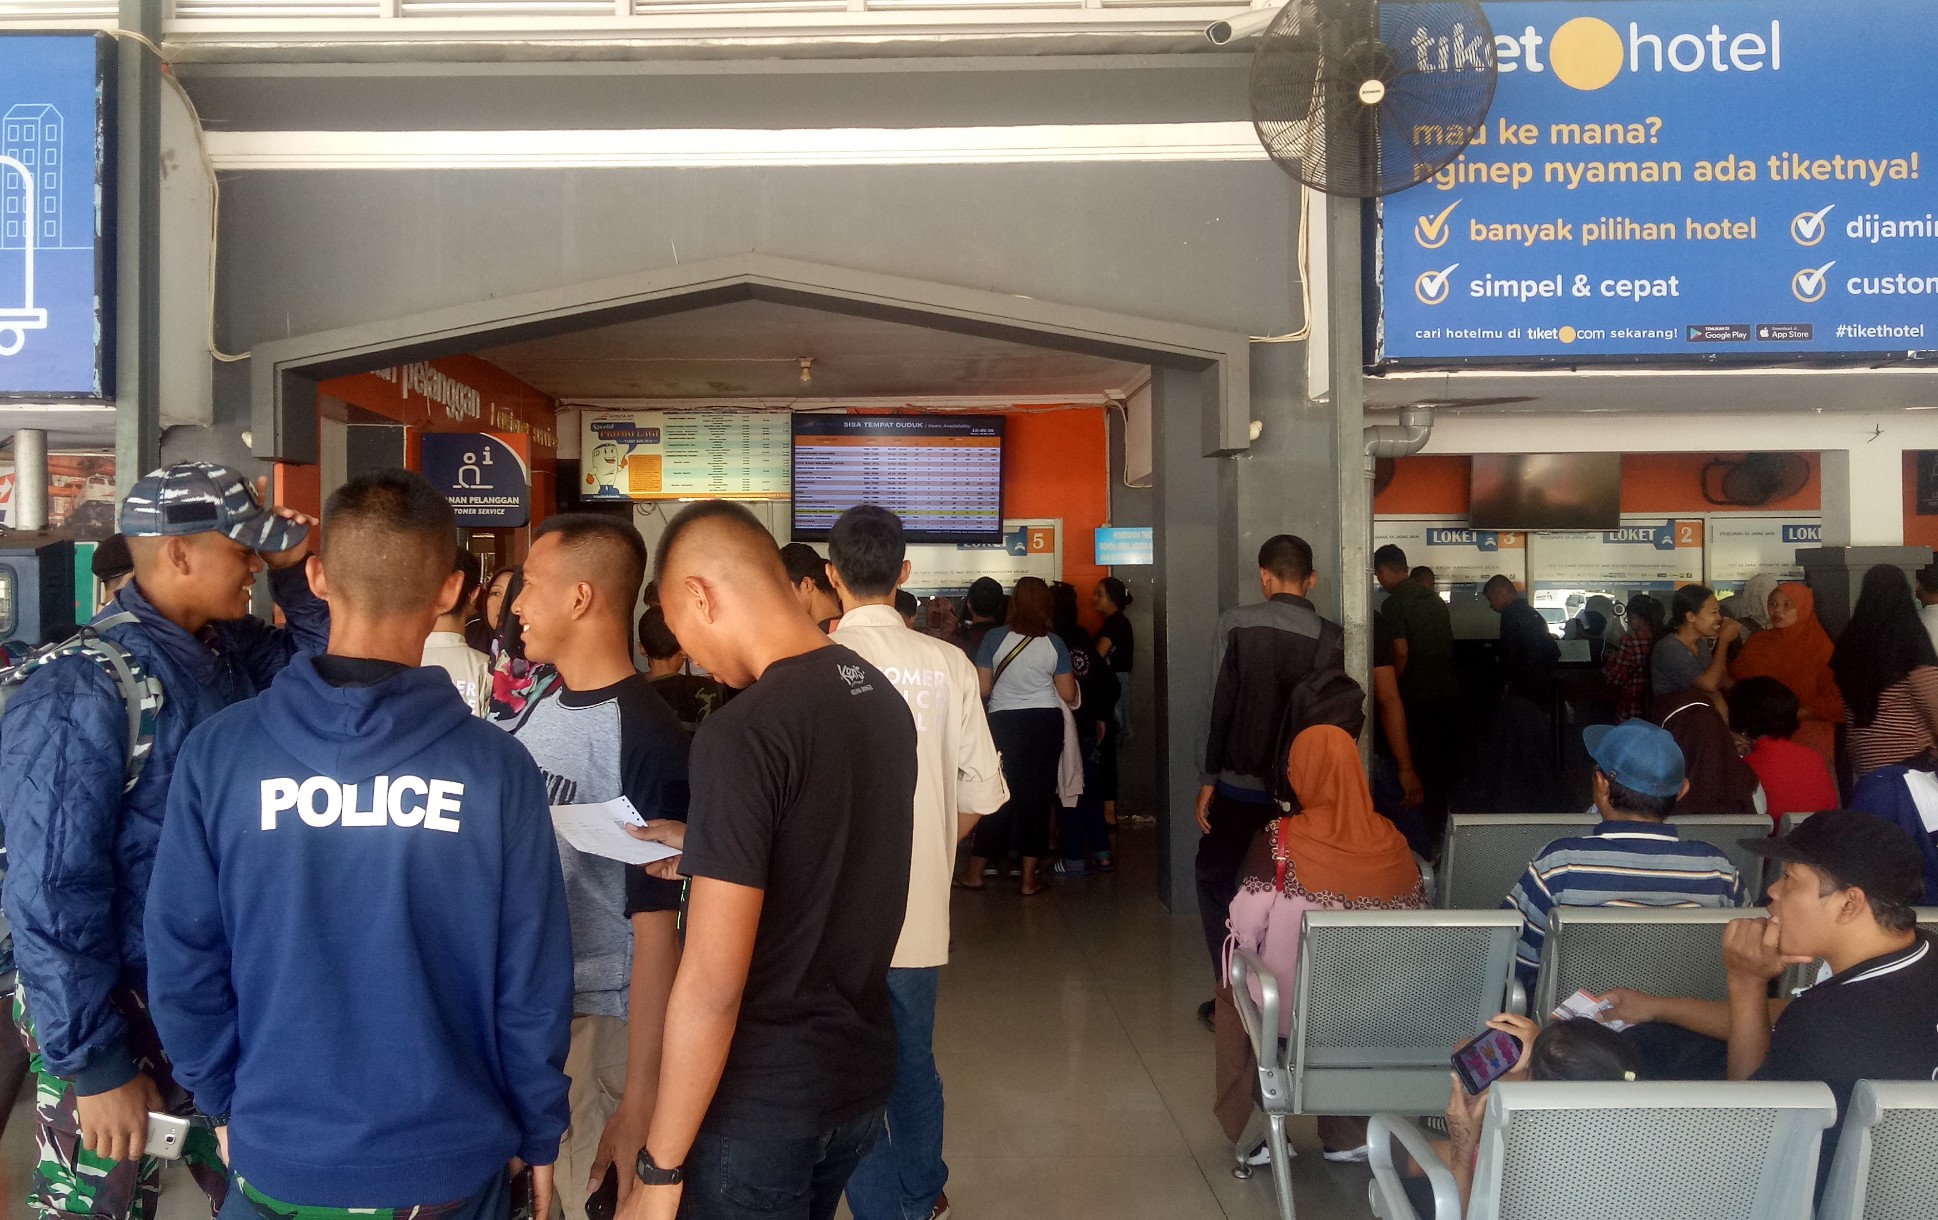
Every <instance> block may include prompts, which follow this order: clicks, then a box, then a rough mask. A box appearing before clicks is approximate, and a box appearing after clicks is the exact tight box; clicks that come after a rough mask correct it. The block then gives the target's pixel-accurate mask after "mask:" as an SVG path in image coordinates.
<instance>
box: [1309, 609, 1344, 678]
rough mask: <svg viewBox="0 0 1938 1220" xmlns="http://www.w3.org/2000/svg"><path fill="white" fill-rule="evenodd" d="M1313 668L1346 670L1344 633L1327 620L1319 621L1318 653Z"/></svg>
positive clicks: (1336, 625) (1340, 628) (1338, 626)
mask: <svg viewBox="0 0 1938 1220" xmlns="http://www.w3.org/2000/svg"><path fill="white" fill-rule="evenodd" d="M1315 661H1316V665H1315V668H1318V669H1344V668H1346V632H1345V630H1344V629H1343V628H1342V627H1340V625H1339V624H1338V623H1335V622H1333V621H1332V620H1331V619H1329V618H1322V619H1320V620H1319V652H1318V655H1317V657H1316V658H1315Z"/></svg>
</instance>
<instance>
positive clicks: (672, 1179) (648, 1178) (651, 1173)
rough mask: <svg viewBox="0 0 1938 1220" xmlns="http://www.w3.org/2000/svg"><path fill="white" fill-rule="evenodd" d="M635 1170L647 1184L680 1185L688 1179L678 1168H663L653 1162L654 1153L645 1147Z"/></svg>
mask: <svg viewBox="0 0 1938 1220" xmlns="http://www.w3.org/2000/svg"><path fill="white" fill-rule="evenodd" d="M633 1172H634V1173H636V1174H638V1175H639V1180H640V1181H641V1182H642V1183H644V1184H645V1185H647V1186H678V1185H679V1184H680V1183H681V1182H683V1181H685V1180H686V1176H685V1175H684V1174H683V1173H682V1172H681V1171H680V1170H679V1169H677V1168H675V1169H661V1168H660V1167H659V1166H658V1165H655V1164H653V1154H652V1153H650V1152H648V1151H646V1150H645V1149H644V1148H641V1149H640V1150H639V1162H638V1163H637V1164H635V1165H634V1166H633Z"/></svg>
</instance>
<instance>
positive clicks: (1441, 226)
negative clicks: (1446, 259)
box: [1413, 199, 1461, 250]
mask: <svg viewBox="0 0 1938 1220" xmlns="http://www.w3.org/2000/svg"><path fill="white" fill-rule="evenodd" d="M1460 203H1461V201H1460V200H1458V199H1456V200H1454V201H1453V202H1452V203H1450V204H1448V205H1447V207H1446V210H1444V211H1442V212H1441V213H1440V215H1438V216H1432V217H1427V216H1422V217H1420V219H1418V220H1416V221H1414V222H1413V240H1414V241H1417V242H1419V243H1420V245H1421V247H1422V248H1423V249H1427V250H1438V249H1439V248H1440V247H1442V246H1444V245H1446V244H1447V238H1449V237H1451V236H1453V230H1452V228H1451V227H1450V226H1449V225H1448V224H1447V217H1449V216H1451V215H1453V210H1454V209H1455V208H1457V207H1459V206H1460Z"/></svg>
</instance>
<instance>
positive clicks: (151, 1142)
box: [143, 1110, 188, 1161]
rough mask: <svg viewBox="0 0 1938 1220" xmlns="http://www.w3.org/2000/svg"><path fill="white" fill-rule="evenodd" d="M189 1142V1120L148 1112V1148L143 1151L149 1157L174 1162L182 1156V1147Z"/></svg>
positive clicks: (172, 1115) (177, 1116)
mask: <svg viewBox="0 0 1938 1220" xmlns="http://www.w3.org/2000/svg"><path fill="white" fill-rule="evenodd" d="M187 1140H188V1120H187V1119H186V1118H182V1117H180V1116H179V1115H174V1114H157V1113H155V1112H154V1111H152V1110H151V1111H149V1112H148V1147H147V1148H145V1149H143V1151H145V1152H146V1153H147V1154H148V1155H149V1156H153V1157H160V1158H161V1159H162V1160H164V1161H172V1160H174V1159H175V1158H176V1157H178V1156H180V1155H182V1145H183V1144H184V1143H185V1142H187Z"/></svg>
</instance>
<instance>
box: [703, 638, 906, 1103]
mask: <svg viewBox="0 0 1938 1220" xmlns="http://www.w3.org/2000/svg"><path fill="white" fill-rule="evenodd" d="M914 799H915V722H914V720H913V719H912V718H911V717H910V715H909V710H908V705H907V704H906V703H905V702H904V701H903V700H902V696H901V695H900V693H898V692H897V691H896V689H895V687H894V685H893V684H891V683H890V682H889V681H888V679H887V678H884V677H883V676H882V675H881V674H880V673H879V672H878V671H877V670H876V669H875V667H874V666H872V665H870V664H868V662H866V661H864V660H862V659H861V658H860V657H859V656H856V655H855V654H854V653H853V652H850V651H849V650H848V649H846V648H843V647H841V646H840V645H831V646H829V647H826V648H817V649H815V650H813V651H812V652H807V653H803V654H801V655H800V656H796V657H789V658H787V659H786V660H782V661H776V662H775V663H774V664H772V665H770V666H769V667H768V668H767V671H766V672H765V673H764V674H762V675H761V678H760V681H758V682H756V683H754V684H753V685H752V686H750V687H748V688H747V689H746V690H745V691H743V692H741V693H740V695H739V696H737V697H736V698H735V699H734V700H733V702H731V703H729V704H727V705H726V706H725V707H723V708H721V709H720V710H719V711H717V712H715V713H714V714H713V715H711V716H709V717H707V719H706V721H705V723H703V724H701V726H700V731H699V733H698V734H697V735H696V736H695V737H694V739H693V816H692V818H691V821H690V823H689V826H688V829H687V833H686V858H685V862H684V865H683V867H684V869H685V871H686V872H687V874H688V875H689V876H693V877H707V878H712V879H714V880H718V881H727V882H731V883H733V884H735V885H744V886H751V887H753V888H755V889H760V890H764V891H766V895H765V900H764V902H763V904H762V906H761V912H760V928H759V931H758V932H757V934H756V937H755V941H754V957H753V961H752V963H751V965H750V967H749V969H748V972H747V989H746V992H745V994H744V996H743V998H742V1000H741V1005H740V1021H739V1024H738V1026H737V1027H736V1028H735V1030H734V1037H733V1045H732V1047H731V1049H730V1050H729V1051H728V1053H727V1067H726V1071H725V1072H724V1073H723V1074H722V1076H721V1078H720V1088H719V1090H718V1091H717V1092H715V1094H714V1097H713V1105H712V1108H711V1109H709V1110H708V1111H707V1118H706V1124H705V1125H706V1127H707V1129H708V1130H712V1131H717V1132H720V1133H721V1134H724V1135H729V1136H735V1137H743V1138H749V1139H803V1138H808V1137H811V1136H815V1135H819V1134H821V1133H823V1132H825V1131H827V1130H828V1129H830V1128H832V1127H836V1126H839V1125H840V1124H842V1123H844V1122H847V1121H849V1120H851V1119H854V1118H857V1117H859V1116H861V1115H862V1114H865V1113H867V1112H868V1111H869V1110H871V1109H873V1108H874V1107H876V1106H879V1105H883V1104H885V1103H886V1102H887V1100H888V1095H889V1093H890V1092H891V1091H892V1090H893V1088H894V1084H895V1045H896V1043H895V1021H894V1016H893V1012H892V1010H891V1008H890V1005H889V996H888V966H889V962H890V961H891V960H892V959H893V957H894V955H895V942H896V940H897V939H898V938H899V937H900V935H901V930H902V917H903V915H904V913H905V908H906V906H907V903H908V872H909V854H910V851H911V849H912V845H911V842H910V840H911V838H912V835H913V827H912V825H911V823H910V821H909V809H910V808H911V807H912V805H913V802H914Z"/></svg>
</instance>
